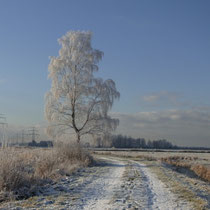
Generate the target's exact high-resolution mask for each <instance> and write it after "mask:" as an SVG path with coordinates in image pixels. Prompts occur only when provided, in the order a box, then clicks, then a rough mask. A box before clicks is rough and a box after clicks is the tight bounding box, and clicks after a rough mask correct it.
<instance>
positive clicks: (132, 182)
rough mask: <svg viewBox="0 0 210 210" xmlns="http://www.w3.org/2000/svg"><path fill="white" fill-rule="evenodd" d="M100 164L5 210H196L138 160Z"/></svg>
mask: <svg viewBox="0 0 210 210" xmlns="http://www.w3.org/2000/svg"><path fill="white" fill-rule="evenodd" d="M100 161H101V163H100V165H97V166H94V167H90V168H86V169H83V170H80V172H78V173H76V174H75V175H74V176H71V177H66V179H62V180H61V181H60V182H59V183H54V184H53V185H51V186H48V187H47V188H46V189H44V190H43V191H42V192H40V195H39V196H36V197H33V198H31V199H28V200H25V201H18V202H10V203H7V204H5V205H3V206H2V207H3V208H1V209H71V210H74V209H87V210H90V209H91V210H92V209H96V210H104V209H117V210H118V209H123V210H124V209H161V210H164V209H167V210H170V209H171V210H172V209H179V210H180V209H185V210H187V209H192V207H190V205H189V204H188V203H187V202H184V201H183V200H182V201H181V200H178V199H177V198H176V196H175V195H174V194H172V193H171V192H170V190H169V189H167V188H166V186H165V185H164V184H163V183H162V182H161V181H160V180H159V179H158V178H157V177H156V176H155V174H153V173H152V172H151V170H150V168H149V167H148V166H147V165H144V164H141V163H139V162H135V161H128V160H119V159H118V160H117V159H113V158H100Z"/></svg>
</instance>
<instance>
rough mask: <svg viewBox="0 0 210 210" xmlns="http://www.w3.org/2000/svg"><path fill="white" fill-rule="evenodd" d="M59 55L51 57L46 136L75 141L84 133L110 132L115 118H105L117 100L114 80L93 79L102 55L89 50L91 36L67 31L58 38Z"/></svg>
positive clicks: (100, 133)
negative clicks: (69, 136) (70, 136)
mask: <svg viewBox="0 0 210 210" xmlns="http://www.w3.org/2000/svg"><path fill="white" fill-rule="evenodd" d="M59 44H60V45H61V49H60V51H59V56H57V57H51V60H50V64H49V78H50V79H51V80H52V86H51V89H50V91H49V92H48V93H47V95H46V106H45V114H46V118H47V120H48V121H49V127H48V133H49V134H50V135H51V136H52V137H54V138H56V137H57V136H58V135H59V134H63V133H65V132H68V133H69V132H73V133H74V134H75V136H76V139H77V142H80V139H81V136H83V135H86V134H91V135H102V134H104V133H105V132H111V131H113V130H114V129H115V128H116V126H117V124H118V120H117V119H112V118H111V117H110V116H109V115H108V111H109V110H110V109H111V107H112V105H113V102H114V99H116V98H119V96H120V93H119V92H118V91H117V90H116V87H115V83H114V81H113V80H111V79H108V80H105V81H103V79H101V78H96V77H94V72H96V71H98V66H97V63H98V62H99V61H100V60H101V59H102V56H103V52H101V51H100V50H95V49H93V48H92V47H91V33H90V32H79V31H76V32H75V31H70V32H68V33H67V34H66V35H64V36H63V37H62V38H60V39H59Z"/></svg>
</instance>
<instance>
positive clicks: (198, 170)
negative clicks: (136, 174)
mask: <svg viewBox="0 0 210 210" xmlns="http://www.w3.org/2000/svg"><path fill="white" fill-rule="evenodd" d="M197 159H198V158H197V157H184V156H170V157H167V158H161V161H162V162H164V163H167V164H170V165H172V166H175V167H176V168H177V169H179V168H185V169H188V170H190V171H192V172H194V173H195V174H196V175H197V176H198V177H200V178H201V179H203V180H205V181H208V182H210V168H209V167H207V166H205V165H201V164H195V161H196V160H197Z"/></svg>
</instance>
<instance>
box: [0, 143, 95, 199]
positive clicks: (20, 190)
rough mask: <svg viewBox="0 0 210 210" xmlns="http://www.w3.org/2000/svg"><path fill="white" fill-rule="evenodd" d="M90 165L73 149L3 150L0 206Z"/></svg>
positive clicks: (0, 156)
mask: <svg viewBox="0 0 210 210" xmlns="http://www.w3.org/2000/svg"><path fill="white" fill-rule="evenodd" d="M92 162H93V159H92V157H91V156H90V155H89V154H88V153H87V152H86V151H84V150H83V149H82V148H80V147H79V146H77V145H74V146H72V145H69V144H65V145H64V144H60V145H57V146H56V147H54V148H51V149H40V148H39V149H29V148H5V149H1V150H0V202H2V201H5V200H10V199H23V198H28V197H30V196H32V195H35V194H36V190H37V188H38V187H40V186H41V185H44V184H46V183H49V182H51V181H52V180H59V179H60V178H61V177H62V176H65V175H70V174H71V173H72V172H74V171H75V170H77V169H79V168H81V167H86V166H88V165H90V164H91V163H92Z"/></svg>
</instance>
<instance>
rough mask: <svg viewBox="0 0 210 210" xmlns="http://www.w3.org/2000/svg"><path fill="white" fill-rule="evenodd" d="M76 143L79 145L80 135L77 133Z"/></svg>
mask: <svg viewBox="0 0 210 210" xmlns="http://www.w3.org/2000/svg"><path fill="white" fill-rule="evenodd" d="M77 143H78V144H80V133H79V132H77Z"/></svg>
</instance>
